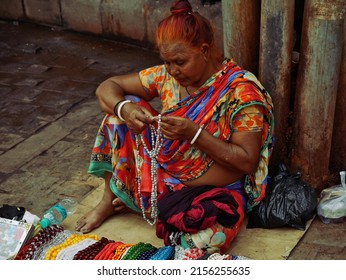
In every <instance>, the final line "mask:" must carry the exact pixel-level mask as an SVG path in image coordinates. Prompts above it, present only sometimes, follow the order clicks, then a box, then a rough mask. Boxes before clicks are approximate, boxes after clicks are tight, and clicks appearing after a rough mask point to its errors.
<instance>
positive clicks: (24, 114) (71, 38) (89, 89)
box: [0, 22, 346, 259]
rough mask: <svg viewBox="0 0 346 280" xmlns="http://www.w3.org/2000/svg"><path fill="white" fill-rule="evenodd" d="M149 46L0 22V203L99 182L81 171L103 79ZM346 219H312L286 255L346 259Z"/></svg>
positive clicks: (151, 59) (45, 198)
mask: <svg viewBox="0 0 346 280" xmlns="http://www.w3.org/2000/svg"><path fill="white" fill-rule="evenodd" d="M158 62H159V58H158V55H157V54H156V53H154V52H151V51H148V50H145V49H141V48H137V47H134V46H130V45H126V44H121V43H118V42H115V41H110V40H103V39H101V38H97V37H93V36H88V35H81V34H78V33H72V32H67V31H63V30H55V29H53V28H50V27H42V26H36V25H30V24H22V23H12V22H0V104H1V107H0V133H1V140H0V205H1V204H10V205H16V206H23V207H25V208H26V209H28V210H29V211H30V212H31V213H34V214H36V215H38V216H41V215H42V214H43V212H44V210H45V209H47V208H48V207H49V206H51V205H53V204H54V203H55V202H57V201H58V200H60V199H61V198H64V197H66V196H68V197H73V198H75V199H76V200H77V201H80V200H81V199H83V198H84V197H85V196H87V195H88V194H89V193H90V192H91V191H92V190H94V189H95V188H96V187H98V186H100V184H101V183H102V181H101V180H100V179H97V178H95V177H92V176H90V175H88V174H87V168H88V164H89V157H90V152H91V148H92V145H93V142H94V139H95V135H96V132H97V129H98V126H99V124H100V122H101V120H102V118H103V115H104V114H103V113H102V112H101V110H100V108H99V105H98V102H97V100H96V97H95V94H94V93H95V89H96V87H97V85H98V84H99V83H100V82H102V81H103V80H105V79H106V78H107V77H109V76H112V75H115V74H125V73H129V72H133V71H137V70H139V69H142V68H144V67H147V66H151V65H154V64H157V63H158ZM345 236H346V223H343V224H331V225H325V224H323V223H321V222H320V220H319V219H318V218H316V219H315V220H314V222H313V224H312V226H311V228H310V229H309V231H308V232H307V233H306V235H305V236H304V238H303V239H302V240H301V242H300V243H299V245H298V246H297V247H296V249H295V250H294V251H293V253H292V254H291V256H290V259H346V249H345V246H346V238H345Z"/></svg>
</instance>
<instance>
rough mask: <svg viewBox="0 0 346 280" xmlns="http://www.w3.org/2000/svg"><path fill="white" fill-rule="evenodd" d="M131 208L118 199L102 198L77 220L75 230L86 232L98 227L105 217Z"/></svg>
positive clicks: (128, 210)
mask: <svg viewBox="0 0 346 280" xmlns="http://www.w3.org/2000/svg"><path fill="white" fill-rule="evenodd" d="M130 211H131V210H130V209H129V208H128V207H126V206H125V204H124V203H123V202H122V201H121V200H120V199H119V198H115V199H113V200H112V201H109V200H106V199H102V200H101V201H100V202H99V204H98V205H96V207H95V208H94V209H92V210H91V211H89V212H88V213H87V214H85V215H84V216H83V217H81V218H80V219H79V220H78V221H77V225H76V227H75V230H77V231H80V232H82V233H88V232H90V231H92V230H93V229H95V228H98V227H99V226H100V225H101V224H102V223H103V222H104V221H105V220H106V219H107V218H109V217H110V216H113V215H115V214H118V213H126V212H130Z"/></svg>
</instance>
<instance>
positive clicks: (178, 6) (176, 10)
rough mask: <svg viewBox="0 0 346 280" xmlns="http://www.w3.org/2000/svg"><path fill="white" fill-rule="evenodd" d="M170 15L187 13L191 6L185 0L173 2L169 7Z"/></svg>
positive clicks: (190, 10)
mask: <svg viewBox="0 0 346 280" xmlns="http://www.w3.org/2000/svg"><path fill="white" fill-rule="evenodd" d="M170 11H171V14H172V15H179V14H188V13H191V12H192V7H191V5H190V3H189V1H187V0H178V1H175V3H173V5H172V7H171V9H170Z"/></svg>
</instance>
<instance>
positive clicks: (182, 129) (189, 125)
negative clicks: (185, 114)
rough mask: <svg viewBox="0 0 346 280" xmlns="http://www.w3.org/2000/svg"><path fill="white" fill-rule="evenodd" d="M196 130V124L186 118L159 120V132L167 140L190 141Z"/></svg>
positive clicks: (163, 118)
mask: <svg viewBox="0 0 346 280" xmlns="http://www.w3.org/2000/svg"><path fill="white" fill-rule="evenodd" d="M198 128H199V127H198V125H197V124H196V123H194V122H193V121H191V120H189V119H187V118H182V117H166V116H162V118H161V131H162V133H163V135H164V137H165V138H166V139H169V140H188V141H191V139H192V138H193V136H194V135H195V133H196V132H197V130H198Z"/></svg>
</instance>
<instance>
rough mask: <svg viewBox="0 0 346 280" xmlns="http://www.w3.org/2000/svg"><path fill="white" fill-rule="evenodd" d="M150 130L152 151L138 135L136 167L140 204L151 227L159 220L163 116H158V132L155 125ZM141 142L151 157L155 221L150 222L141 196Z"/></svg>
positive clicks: (152, 206)
mask: <svg viewBox="0 0 346 280" xmlns="http://www.w3.org/2000/svg"><path fill="white" fill-rule="evenodd" d="M149 128H150V136H151V146H152V149H151V150H149V148H148V147H147V145H146V144H145V141H144V139H143V136H142V134H139V135H138V134H136V148H137V150H136V153H137V158H136V167H137V187H138V197H139V204H140V207H141V210H142V215H143V218H144V220H146V221H147V222H148V224H150V225H151V226H153V225H154V224H155V223H156V219H157V214H158V210H157V156H158V154H159V152H160V149H161V147H162V142H163V139H162V133H161V115H160V114H159V115H158V122H157V130H156V129H155V127H154V126H153V125H151V124H150V125H149ZM139 141H141V142H142V144H143V148H144V150H145V151H146V152H147V153H148V155H149V157H150V160H151V161H150V165H151V166H150V175H151V183H152V188H151V197H150V202H151V213H150V217H151V218H152V219H153V220H149V219H148V218H147V217H146V215H145V208H144V206H143V198H142V194H141V173H140V172H141V170H140V155H139Z"/></svg>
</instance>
